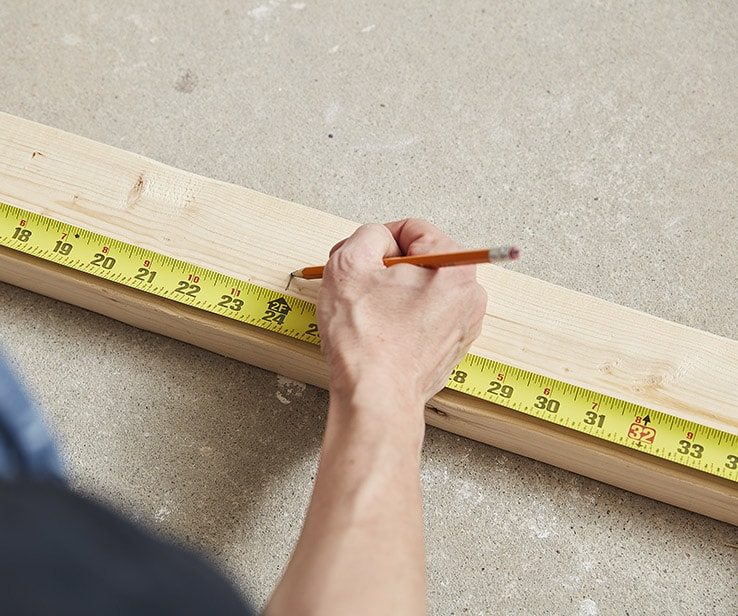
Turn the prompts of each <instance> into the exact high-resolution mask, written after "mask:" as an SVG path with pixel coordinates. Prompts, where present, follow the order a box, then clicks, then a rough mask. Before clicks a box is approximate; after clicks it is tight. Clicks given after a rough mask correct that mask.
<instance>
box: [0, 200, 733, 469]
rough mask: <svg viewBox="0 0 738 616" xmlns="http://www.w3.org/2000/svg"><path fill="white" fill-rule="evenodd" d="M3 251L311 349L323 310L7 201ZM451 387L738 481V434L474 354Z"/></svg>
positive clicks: (2, 206) (0, 233)
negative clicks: (274, 334)
mask: <svg viewBox="0 0 738 616" xmlns="http://www.w3.org/2000/svg"><path fill="white" fill-rule="evenodd" d="M0 245H3V246H6V247H8V248H12V249H15V250H18V251H20V252H24V253H26V254H30V255H33V256H36V257H39V258H42V259H45V260H47V261H50V262H54V263H58V264H60V265H63V266H66V267H70V268H72V269H75V270H77V271H81V272H84V273H86V274H90V275H92V276H96V277H99V278H103V279H106V280H110V281H112V282H115V283H118V284H123V285H125V286H128V287H131V288H134V289H137V290H139V291H143V292H146V293H149V294H153V295H157V296H159V297H164V298H167V299H171V300H174V301H177V302H179V303H182V304H185V305H189V306H194V307H196V308H199V309H202V310H205V311H207V312H210V313H213V314H218V315H220V316H224V317H227V318H231V319H235V320H237V321H240V322H242V323H246V324H249V325H254V326H257V327H260V328H262V329H267V330H270V331H273V332H277V333H280V334H283V335H286V336H289V337H291V338H295V339H298V340H302V341H304V342H308V343H311V344H319V342H320V337H319V333H318V328H317V319H316V316H315V305H314V304H312V303H311V302H308V301H306V300H304V299H301V298H296V297H293V296H290V295H287V294H285V293H280V292H278V291H273V290H270V289H267V288H264V287H261V286H259V285H256V284H253V283H251V282H248V281H243V280H239V279H237V278H235V277H232V276H229V275H226V274H222V273H220V272H216V271H213V270H209V269H207V268H204V267H200V266H195V265H192V264H190V263H186V262H185V261H181V260H179V259H176V258H173V257H169V256H166V255H162V254H159V253H157V252H155V251H152V250H148V249H144V248H141V247H138V246H135V245H133V244H129V243H127V242H123V241H121V240H116V239H113V238H109V237H106V236H104V235H102V234H99V233H96V232H93V231H89V230H87V229H83V228H81V227H77V226H75V225H71V224H68V223H65V222H61V221H58V220H55V219H52V218H49V217H46V216H43V215H40V214H36V213H33V212H29V211H26V210H23V209H20V208H17V207H14V206H12V205H8V204H6V203H3V202H0ZM447 387H449V388H450V389H454V390H456V391H460V392H462V393H465V394H468V395H472V396H474V397H477V398H480V399H482V400H486V401H489V402H494V403H497V404H500V405H502V406H505V407H508V408H511V409H513V410H515V411H518V412H521V413H524V414H527V415H530V416H532V417H536V418H538V419H541V420H544V421H547V422H550V423H554V424H556V425H559V426H562V427H565V428H569V429H573V430H576V431H578V432H581V433H584V434H588V435H590V436H593V437H595V438H599V439H602V440H606V441H609V442H611V443H615V444H618V445H622V446H625V447H629V448H632V449H635V450H638V451H642V452H646V453H649V454H651V455H655V456H657V457H660V458H663V459H666V460H670V461H672V462H676V463H678V464H681V465H684V466H688V467H691V468H696V469H698V470H701V471H704V472H707V473H711V474H713V475H717V476H719V477H724V478H727V479H730V480H732V481H736V482H738V435H733V434H729V433H727V432H724V431H721V430H717V429H714V428H709V427H706V426H702V425H701V424H698V423H696V422H692V421H687V420H684V419H682V418H678V417H674V416H672V415H669V414H667V413H663V412H661V411H655V410H652V409H647V408H645V407H643V406H640V405H637V404H633V403H630V402H626V401H623V400H620V399H618V398H615V397H612V396H607V395H604V394H598V393H596V392H593V391H590V390H587V389H585V388H582V387H579V386H576V385H572V384H569V383H564V382H561V381H558V380H556V379H552V378H548V377H545V376H543V375H539V374H536V373H533V372H529V371H527V370H523V369H521V368H517V367H514V366H508V365H506V364H503V363H501V362H498V361H495V360H492V359H488V358H486V357H481V356H478V355H474V354H468V355H467V356H466V357H465V358H464V360H463V361H462V362H461V363H460V364H459V365H458V366H456V367H455V368H454V371H453V372H452V374H451V377H450V379H449V382H448V384H447Z"/></svg>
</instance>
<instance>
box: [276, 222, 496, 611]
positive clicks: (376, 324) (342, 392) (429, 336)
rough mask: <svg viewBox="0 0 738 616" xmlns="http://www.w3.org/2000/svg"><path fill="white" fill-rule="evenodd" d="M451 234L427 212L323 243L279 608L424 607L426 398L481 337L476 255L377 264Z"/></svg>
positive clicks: (442, 248)
mask: <svg viewBox="0 0 738 616" xmlns="http://www.w3.org/2000/svg"><path fill="white" fill-rule="evenodd" d="M456 249H458V246H457V245H456V244H455V243H454V242H452V241H451V240H450V239H449V238H448V237H446V236H445V235H443V234H442V233H441V232H440V231H438V230H437V229H436V228H435V227H433V226H432V225H430V224H429V223H426V222H423V221H419V220H407V221H401V222H397V223H390V224H388V225H366V226H364V227H361V228H360V229H358V230H357V232H356V233H355V234H354V235H352V236H351V237H350V238H348V239H347V240H345V241H344V242H342V243H341V244H339V245H338V246H337V247H336V248H335V249H334V250H333V252H332V255H331V258H330V260H329V262H328V266H327V268H326V272H325V276H324V279H323V284H322V287H321V290H320V294H319V297H318V324H319V327H320V333H321V339H322V348H323V353H324V355H325V357H326V361H327V363H328V368H329V379H330V383H329V389H330V404H329V411H328V421H327V425H326V431H325V437H324V441H323V448H322V451H321V458H320V464H319V469H318V474H317V477H316V482H315V488H314V491H313V497H312V500H311V503H310V507H309V509H308V512H307V516H306V519H305V524H304V526H303V529H302V534H301V536H300V539H299V541H298V543H297V546H296V548H295V552H294V554H293V555H292V559H291V560H290V563H289V565H288V567H287V570H286V572H285V574H284V577H283V578H282V580H281V582H280V583H279V585H278V586H277V588H276V589H275V592H274V594H273V596H272V598H271V599H270V602H269V605H268V606H267V610H266V611H267V613H268V614H269V615H270V616H279V615H281V614H321V615H330V614H341V615H344V614H352V615H358V614H372V615H375V614H390V613H392V614H408V615H410V614H424V613H425V594H426V586H425V556H424V554H425V551H424V541H423V518H422V497H421V491H420V478H419V470H420V469H419V466H420V449H421V446H422V441H423V435H424V431H425V423H424V419H423V409H424V406H425V403H426V402H427V401H428V400H429V399H430V398H431V397H432V396H433V395H434V394H435V393H437V392H438V391H439V390H440V389H441V388H442V387H443V385H444V384H445V383H446V380H447V378H448V375H449V374H450V372H451V369H452V368H453V366H454V365H455V364H456V363H457V362H458V361H459V360H460V359H461V357H462V356H463V355H464V353H465V352H466V350H467V349H468V347H469V345H470V344H471V342H472V341H473V340H474V338H476V336H478V335H479V332H480V329H481V319H482V316H483V314H484V308H485V304H486V296H485V293H484V290H483V289H482V287H481V286H480V285H478V284H477V283H476V280H475V268H474V267H469V266H467V267H455V268H446V269H440V270H428V269H423V268H420V267H416V266H412V265H396V266H393V267H391V268H385V267H384V265H383V264H382V259H383V258H384V257H387V256H395V255H398V254H417V253H426V252H447V251H450V250H456Z"/></svg>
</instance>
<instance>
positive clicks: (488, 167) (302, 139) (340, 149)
mask: <svg viewBox="0 0 738 616" xmlns="http://www.w3.org/2000/svg"><path fill="white" fill-rule="evenodd" d="M175 4H177V3H166V2H135V1H133V0H115V1H113V0H110V1H108V2H104V1H98V2H94V1H92V0H87V1H82V0H78V1H74V2H72V1H69V2H61V1H49V0H44V1H39V0H36V1H30V2H23V3H20V2H11V1H10V0H4V1H2V2H0V24H2V45H1V46H0V66H1V67H2V70H0V110H2V111H6V112H9V113H12V114H16V115H19V116H22V117H25V118H28V119H32V120H36V121H39V122H42V123H45V124H49V125H52V126H55V127H58V128H61V129H64V130H67V131H71V132H74V133H77V134H80V135H84V136H86V137H90V138H92V139H96V140H98V141H102V142H105V143H108V144H111V145H114V146H118V147H122V148H124V149H127V150H131V151H133V152H137V153H140V154H143V155H145V156H148V157H151V158H154V159H157V160H160V161H163V162H166V163H169V164H171V165H174V166H176V167H180V168H183V169H187V170H191V171H194V172H196V173H199V174H202V175H205V176H209V177H214V178H218V179H222V180H226V181H228V182H233V183H236V184H240V185H243V186H248V187H250V188H254V189H257V190H260V191H263V192H266V193H269V194H273V195H276V196H279V197H283V198H286V199H290V200H293V201H297V202H300V203H303V204H306V205H309V206H311V207H314V208H316V209H319V210H324V211H328V212H333V213H335V214H338V215H341V216H343V217H345V218H350V219H354V220H357V221H385V220H389V219H397V218H401V217H405V216H420V217H425V218H428V219H430V220H431V221H433V222H435V223H436V224H437V225H439V226H440V227H442V228H443V229H444V230H446V231H447V232H448V233H449V234H450V235H452V236H453V237H455V238H456V239H457V240H458V241H460V242H461V243H462V244H465V245H467V246H469V247H476V246H483V245H488V244H492V245H494V244H498V243H500V244H503V243H509V242H514V243H518V244H520V245H521V246H522V248H523V250H524V258H523V259H522V260H521V261H520V262H518V263H516V264H515V265H514V267H515V268H517V269H518V270H519V271H521V272H524V273H526V274H529V275H531V276H534V277H538V278H542V279H545V280H548V281H551V282H554V283H557V284H560V285H563V286H566V287H569V288H572V289H576V290H580V291H584V292H586V293H589V294H593V295H597V296H599V297H602V298H605V299H608V300H611V301H614V302H617V303H620V304H623V305H627V306H630V307H633V308H636V309H640V310H644V311H646V312H649V313H651V314H655V315H658V316H661V317H664V318H667V319H670V320H674V321H678V322H681V323H684V324H686V325H690V326H694V327H698V328H701V329H705V330H708V331H710V332H713V333H715V334H719V335H722V336H727V337H730V338H738V283H737V280H736V276H737V272H738V232H737V231H736V229H738V219H737V218H738V211H737V210H738V205H737V204H738V200H737V197H738V194H737V191H736V187H737V185H738V145H737V144H738V105H736V101H738V71H736V57H738V36H737V35H736V33H737V32H738V5H736V3H735V2H733V1H732V0H726V1H724V2H706V1H705V2H696V1H695V2H686V1H685V2H658V1H655V0H654V1H643V2H638V3H635V2H546V1H543V0H541V1H538V2H535V1H528V2H516V3H499V2H485V1H482V0H478V1H477V0H467V1H464V2H421V1H419V0H409V1H406V2H396V3H378V2H371V1H361V2H358V1H357V2H338V1H334V2H329V1H313V0H306V1H305V2H282V1H278V0H254V1H246V2H238V1H236V0H232V1H228V0H219V1H218V2H215V1H213V2H207V3H206V2H200V3H185V2H182V3H178V4H180V6H176V7H175V6H174V5H175ZM0 340H1V342H0V344H2V347H4V349H5V352H6V353H7V354H8V355H10V357H11V358H12V362H13V364H14V365H15V366H16V367H17V369H18V370H19V371H20V372H21V373H22V374H23V376H24V378H25V380H26V382H27V383H28V386H29V387H30V388H31V390H32V391H33V393H34V394H35V396H36V397H37V399H38V400H39V402H40V404H41V405H42V406H43V408H44V409H45V410H46V412H47V414H48V416H49V418H50V421H51V422H52V423H53V425H54V427H55V429H56V430H57V432H58V434H59V438H60V440H61V441H62V442H63V443H64V446H65V452H66V458H67V461H68V464H69V468H70V473H71V476H72V478H73V482H74V484H75V485H76V486H78V487H79V488H81V489H83V490H85V491H87V492H91V493H93V494H95V495H97V496H98V497H100V498H102V499H104V500H106V501H108V502H111V503H113V504H114V505H115V506H117V507H119V508H121V509H122V510H123V511H124V512H125V513H126V515H128V516H131V517H133V518H134V519H136V520H138V521H140V522H142V523H143V524H146V525H148V526H150V527H152V528H154V529H156V530H158V531H160V532H162V533H165V534H167V535H170V536H173V537H175V538H177V539H178V540H181V541H184V542H186V543H187V544H189V545H191V546H194V547H196V548H198V549H202V550H203V551H204V552H205V553H207V554H208V555H210V556H211V557H212V559H213V560H214V561H215V562H216V563H217V564H218V565H219V566H221V567H222V568H223V569H224V570H225V571H226V572H227V573H228V574H229V575H230V576H231V577H232V578H233V579H234V580H235V581H236V582H237V584H238V585H239V586H240V587H242V588H243V590H244V592H246V593H248V594H249V595H250V596H251V597H252V598H253V599H254V600H255V602H256V603H257V604H258V605H260V604H262V603H263V601H264V600H265V599H266V597H267V595H268V593H269V591H270V589H271V588H272V586H273V584H274V583H275V582H276V580H277V579H278V577H279V575H280V572H281V571H282V569H283V567H284V565H285V562H286V560H287V558H288V556H289V554H290V551H291V549H292V546H293V544H294V541H295V539H296V537H297V533H298V531H299V528H300V523H301V519H302V516H303V512H304V510H305V506H306V504H307V501H308V497H309V494H310V490H311V487H312V482H313V477H314V472H315V467H316V462H317V454H318V447H319V444H320V439H321V431H322V426H323V421H324V419H325V413H326V406H327V397H326V394H325V393H324V392H322V391H319V390H317V389H314V388H312V387H305V386H304V385H302V384H300V383H296V382H293V381H290V380H288V379H285V378H283V377H280V376H278V375H275V374H271V373H268V372H264V371H261V370H258V369H256V368H253V367H250V366H247V365H242V364H239V363H236V362H234V361H231V360H228V359H224V358H222V357H219V356H216V355H213V354H210V353H207V352H204V351H202V350H200V349H197V348H194V347H190V346H188V345H185V344H182V343H179V342H176V341H173V340H169V339H166V338H162V337H159V336H156V335H152V334H149V333H147V332H143V331H138V330H136V329H133V328H130V327H127V326H124V325H122V324H120V323H117V322H114V321H111V320H109V319H106V318H104V317H100V316H97V315H94V314H89V313H87V312H85V311H83V310H80V309H77V308H74V307H71V306H68V305H64V304H60V303H58V302H55V301H52V300H48V299H46V298H43V297H39V296H36V295H33V294H31V293H27V292H25V291H21V290H19V289H16V288H12V287H9V286H5V285H0ZM422 481H423V488H424V493H425V511H426V520H427V543H428V575H429V586H430V597H429V601H430V613H431V614H439V615H448V614H491V613H506V614H587V615H591V614H731V615H733V614H735V613H736V611H737V610H736V606H738V590H737V588H736V580H737V579H738V565H737V564H736V563H737V562H738V550H736V549H735V545H734V544H738V530H737V529H736V528H734V527H731V526H728V525H726V524H722V523H719V522H716V521H713V520H710V519H707V518H704V517H701V516H699V515H696V514H692V513H689V512H686V511H683V510H679V509H676V508H673V507H670V506H667V505H664V504H662V503H658V502H654V501H651V500H649V499H646V498H642V497H639V496H635V495H633V494H630V493H627V492H624V491H621V490H618V489H615V488H612V487H610V486H607V485H603V484H600V483H597V482H594V481H591V480H588V479H585V478H582V477H579V476H576V475H573V474H571V473H568V472H565V471H561V470H559V469H556V468H552V467H549V466H546V465H544V464H541V463H538V462H534V461H531V460H528V459H525V458H522V457H519V456H516V455H512V454H509V453H506V452H503V451H499V450H496V449H494V448H491V447H488V446H485V445H481V444H478V443H475V442H471V441H468V440H465V439H463V438H460V437H457V436H454V435H450V434H447V433H443V432H440V431H437V430H434V429H429V431H428V436H427V440H426V445H425V451H424V456H423V470H422ZM729 544H733V547H730V546H729Z"/></svg>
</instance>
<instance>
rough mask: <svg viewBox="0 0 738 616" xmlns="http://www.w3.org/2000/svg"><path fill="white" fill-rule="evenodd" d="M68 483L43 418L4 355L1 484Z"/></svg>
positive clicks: (0, 392) (0, 361)
mask: <svg viewBox="0 0 738 616" xmlns="http://www.w3.org/2000/svg"><path fill="white" fill-rule="evenodd" d="M29 479H30V480H61V481H64V472H63V469H62V463H61V458H60V456H59V452H58V451H57V448H56V446H55V444H54V441H53V439H52V438H51V434H50V433H49V430H48V428H47V426H46V424H45V423H44V419H43V416H42V415H41V413H40V412H39V411H38V409H37V408H36V406H35V405H34V404H33V402H32V401H31V400H30V398H29V397H28V395H27V394H26V392H25V391H24V390H23V387H21V385H20V383H19V382H18V380H17V379H16V378H15V376H14V374H13V373H12V372H11V370H10V368H9V366H8V364H7V363H6V361H5V360H4V358H3V357H2V355H1V354H0V481H18V480H29Z"/></svg>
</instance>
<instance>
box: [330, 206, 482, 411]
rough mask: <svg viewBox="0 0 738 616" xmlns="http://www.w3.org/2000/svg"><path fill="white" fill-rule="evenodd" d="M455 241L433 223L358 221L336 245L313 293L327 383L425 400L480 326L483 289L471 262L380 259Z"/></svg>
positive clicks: (447, 248) (443, 248) (444, 247)
mask: <svg viewBox="0 0 738 616" xmlns="http://www.w3.org/2000/svg"><path fill="white" fill-rule="evenodd" d="M456 250H460V247H459V246H458V245H457V244H456V243H455V242H454V241H453V240H451V239H450V238H449V237H447V236H446V235H444V234H443V233H442V232H441V231H439V230H438V229H437V228H436V227H434V226H433V225H432V224H430V223H428V222H426V221H423V220H417V219H407V220H402V221H399V222H393V223H388V224H386V225H378V224H372V225H364V226H362V227H360V228H359V229H357V231H356V232H355V233H354V234H353V235H352V236H351V237H349V238H348V239H346V240H344V241H343V242H341V243H339V244H338V245H336V246H335V247H334V248H333V250H332V251H331V257H330V259H329V261H328V263H327V265H326V269H325V272H324V275H323V283H322V286H321V289H320V292H319V294H318V307H317V316H318V327H319V329H320V336H321V340H322V349H323V353H324V355H325V358H326V361H327V363H328V368H329V379H330V388H331V391H336V390H339V391H345V392H351V391H353V390H355V388H356V387H357V385H358V384H359V383H361V382H366V381H367V380H368V381H369V383H371V384H372V386H374V387H379V388H391V387H393V386H395V387H396V391H401V392H403V393H404V394H409V395H411V396H413V397H414V400H416V401H419V402H420V403H421V404H425V403H426V402H427V401H428V400H429V399H430V398H431V397H432V396H433V395H435V394H436V393H437V392H438V391H439V390H440V389H442V388H443V386H444V385H445V384H446V382H447V380H448V376H449V374H450V372H451V370H452V368H453V367H454V366H455V365H456V364H457V363H458V362H459V361H460V360H461V359H462V358H463V356H464V354H465V353H466V351H467V349H468V348H469V345H470V344H471V343H472V342H473V340H474V339H475V338H476V337H477V336H478V335H479V334H480V332H481V327H482V317H483V316H484V312H485V308H486V301H487V296H486V293H485V291H484V289H483V288H482V286H481V285H479V284H478V283H477V282H476V268H475V267H474V266H455V267H447V268H439V269H429V268H423V267H418V266H415V265H404V264H402V265H394V266H392V267H385V266H384V264H383V263H382V259H384V258H385V257H393V256H399V255H410V254H424V253H441V252H452V251H456Z"/></svg>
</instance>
